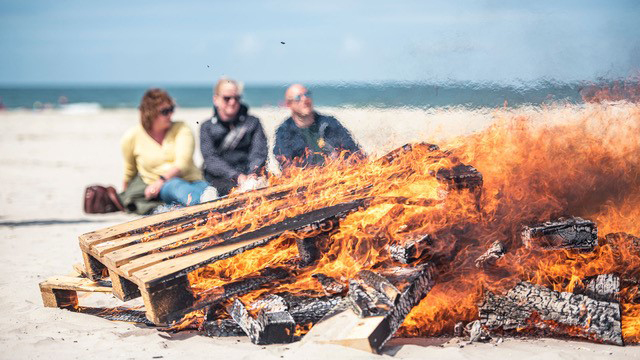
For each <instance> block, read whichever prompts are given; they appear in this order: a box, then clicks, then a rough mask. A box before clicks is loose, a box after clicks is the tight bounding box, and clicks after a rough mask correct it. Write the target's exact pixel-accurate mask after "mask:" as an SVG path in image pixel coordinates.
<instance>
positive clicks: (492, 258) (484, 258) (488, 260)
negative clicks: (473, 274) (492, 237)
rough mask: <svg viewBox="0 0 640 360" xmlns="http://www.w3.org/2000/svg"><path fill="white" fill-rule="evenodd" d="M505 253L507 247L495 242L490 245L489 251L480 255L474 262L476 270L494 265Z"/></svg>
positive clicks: (497, 241)
mask: <svg viewBox="0 0 640 360" xmlns="http://www.w3.org/2000/svg"><path fill="white" fill-rule="evenodd" d="M506 253H507V247H506V246H504V244H502V242H500V241H499V240H496V241H494V242H493V244H491V246H490V247H489V249H487V251H485V252H484V253H483V254H482V255H480V256H479V257H478V258H477V259H476V261H475V264H476V267H477V268H484V267H490V266H493V265H495V264H496V262H497V261H498V259H500V258H501V257H503V256H504V254H506Z"/></svg>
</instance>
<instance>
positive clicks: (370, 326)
mask: <svg viewBox="0 0 640 360" xmlns="http://www.w3.org/2000/svg"><path fill="white" fill-rule="evenodd" d="M378 273H379V275H381V276H383V277H384V278H386V279H387V280H388V281H389V282H390V283H391V284H392V285H393V286H395V287H396V288H397V289H398V290H399V292H400V295H399V296H398V297H397V298H396V301H395V302H394V303H393V304H392V306H391V307H390V308H389V310H388V311H386V312H382V313H380V314H379V315H376V316H370V317H364V318H362V317H360V316H358V315H357V314H356V313H355V312H354V311H353V310H352V306H351V305H349V303H350V301H343V302H341V303H340V304H339V305H337V306H336V307H335V308H334V309H333V310H331V312H329V313H328V314H327V316H325V317H324V318H323V319H322V321H320V322H319V323H318V324H316V325H315V326H314V327H313V328H312V329H311V330H310V331H309V333H308V334H307V335H306V336H305V338H304V341H311V342H319V343H332V344H342V345H345V346H350V347H354V348H358V349H362V350H365V351H371V352H379V351H380V349H381V348H382V346H383V345H384V344H385V343H386V342H387V341H388V340H389V339H390V338H391V337H392V336H393V334H394V333H395V332H396V331H397V330H398V328H399V327H400V325H401V324H402V322H403V321H404V319H405V317H406V316H407V314H408V313H409V311H411V309H412V308H413V307H414V306H415V305H417V304H418V303H419V302H420V300H422V298H424V297H425V296H426V295H427V293H428V292H429V290H431V287H432V286H433V284H434V281H433V276H432V270H431V267H430V266H428V265H423V266H420V267H416V268H392V269H385V270H380V271H379V272H378ZM356 284H357V285H359V287H360V288H364V289H365V290H366V294H367V296H369V297H370V298H371V293H372V290H373V292H374V294H375V292H377V293H378V294H380V295H378V296H380V297H383V298H384V297H385V296H384V295H382V294H381V293H380V292H378V291H377V290H375V289H373V287H368V285H367V286H362V285H363V284H364V281H362V282H356ZM365 285H366V284H365ZM350 291H351V289H350ZM387 300H388V299H387ZM369 308H370V307H369Z"/></svg>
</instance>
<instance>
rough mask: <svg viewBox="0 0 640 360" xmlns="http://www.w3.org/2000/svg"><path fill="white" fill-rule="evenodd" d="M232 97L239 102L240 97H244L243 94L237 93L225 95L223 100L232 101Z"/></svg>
mask: <svg viewBox="0 0 640 360" xmlns="http://www.w3.org/2000/svg"><path fill="white" fill-rule="evenodd" d="M231 99H234V100H235V101H237V102H239V101H240V99H242V96H240V95H236V96H223V97H222V100H224V102H226V103H228V102H229V101H231Z"/></svg>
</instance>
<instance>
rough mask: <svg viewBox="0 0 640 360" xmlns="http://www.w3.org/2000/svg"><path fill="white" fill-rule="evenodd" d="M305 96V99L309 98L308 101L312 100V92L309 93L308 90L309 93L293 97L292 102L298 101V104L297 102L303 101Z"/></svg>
mask: <svg viewBox="0 0 640 360" xmlns="http://www.w3.org/2000/svg"><path fill="white" fill-rule="evenodd" d="M303 96H304V97H305V98H307V99H311V91H308V90H307V92H304V93H302V94H298V95H296V96H294V97H292V98H291V99H290V100H293V101H296V102H297V101H300V100H302V97H303Z"/></svg>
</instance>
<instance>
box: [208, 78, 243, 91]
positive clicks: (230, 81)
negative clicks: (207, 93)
mask: <svg viewBox="0 0 640 360" xmlns="http://www.w3.org/2000/svg"><path fill="white" fill-rule="evenodd" d="M225 84H233V85H234V86H235V87H236V88H237V89H238V94H242V89H243V84H242V83H240V82H238V81H235V80H233V79H231V78H228V77H226V76H223V77H221V78H220V80H218V82H217V83H216V86H214V87H213V95H218V94H220V89H221V88H222V85H225Z"/></svg>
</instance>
